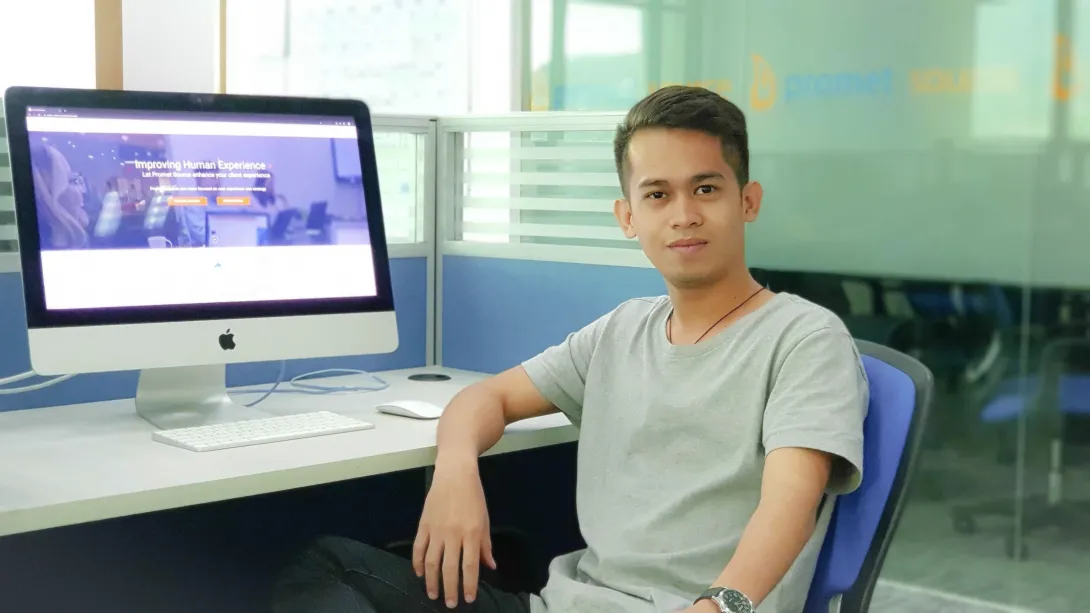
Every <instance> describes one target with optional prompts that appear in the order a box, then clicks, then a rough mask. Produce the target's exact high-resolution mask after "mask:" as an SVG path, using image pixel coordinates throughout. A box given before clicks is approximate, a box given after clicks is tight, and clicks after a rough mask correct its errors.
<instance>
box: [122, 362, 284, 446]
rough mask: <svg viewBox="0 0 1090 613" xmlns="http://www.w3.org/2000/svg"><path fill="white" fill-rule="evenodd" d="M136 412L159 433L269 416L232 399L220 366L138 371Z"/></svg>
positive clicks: (225, 368)
mask: <svg viewBox="0 0 1090 613" xmlns="http://www.w3.org/2000/svg"><path fill="white" fill-rule="evenodd" d="M136 413H137V414H138V415H139V416H140V417H143V418H144V419H145V420H146V421H147V422H148V423H150V424H151V425H153V426H155V427H156V428H158V429H160V430H172V429H175V428H190V427H193V426H204V425H207V424H222V423H229V422H235V421H245V420H247V419H260V418H262V417H271V415H269V414H268V413H265V412H263V411H260V410H258V409H255V408H253V407H247V406H243V405H241V404H238V403H237V402H235V401H234V400H232V399H231V397H230V396H229V395H228V394H227V367H226V366H224V365H222V364H220V365H216V366H187V367H180V368H155V369H149V370H142V371H140V381H139V383H137V385H136Z"/></svg>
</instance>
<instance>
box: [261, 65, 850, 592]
mask: <svg viewBox="0 0 1090 613" xmlns="http://www.w3.org/2000/svg"><path fill="white" fill-rule="evenodd" d="M614 150H615V157H616V163H617V172H618V175H619V176H620V181H621V187H622V192H623V198H621V199H620V200H617V202H616V203H615V206H614V212H615V213H616V216H617V220H618V222H619V223H620V226H621V228H622V229H623V230H624V233H625V235H626V236H628V237H629V238H635V239H638V240H639V241H640V245H641V246H642V248H643V250H644V253H646V254H647V257H648V258H649V259H650V260H651V262H652V264H654V266H655V268H657V269H658V270H659V272H660V273H662V275H663V277H664V278H665V280H666V284H667V288H668V290H669V291H668V293H669V295H668V296H666V297H662V298H650V299H638V300H631V301H628V302H626V303H624V304H622V305H621V306H619V307H618V308H617V309H615V310H614V311H612V312H611V313H609V314H607V315H605V316H604V317H602V318H600V319H598V320H597V321H595V322H593V323H591V324H590V325H588V326H587V327H585V328H583V329H582V330H580V331H578V332H575V333H574V334H572V335H570V336H569V337H568V338H567V339H566V340H565V341H564V342H563V343H561V344H560V345H558V346H555V347H552V348H550V349H548V350H546V351H545V352H544V353H542V354H540V355H538V356H536V357H534V358H531V359H530V360H528V361H527V362H525V363H524V364H522V365H521V366H518V367H515V368H513V369H511V370H508V371H506V372H504V373H502V374H500V375H497V376H495V377H493V378H491V379H488V380H486V381H484V382H481V383H478V384H475V385H473V386H471V387H469V388H467V389H465V390H464V391H462V392H461V393H460V394H458V395H457V396H456V397H455V398H454V400H452V401H451V403H450V405H449V406H448V407H447V409H446V411H445V413H444V415H443V417H442V419H441V420H440V423H439V434H438V448H439V451H438V457H437V460H436V465H435V473H434V478H433V482H432V486H431V490H430V492H429V493H428V497H427V501H426V503H425V506H424V512H423V516H422V518H421V521H420V528H419V532H418V535H417V538H416V543H415V547H414V551H413V560H412V562H411V565H410V563H409V561H401V560H399V559H398V558H395V557H394V556H391V555H389V554H386V553H383V552H380V551H377V550H375V549H371V548H369V547H366V546H364V545H361V544H358V543H352V542H349V541H344V540H336V539H326V540H323V541H321V542H319V543H318V544H316V545H315V546H314V547H313V548H312V549H311V550H309V551H308V552H306V553H305V554H304V556H303V558H302V559H301V560H300V562H299V563H298V565H297V566H296V567H294V568H292V569H289V570H288V572H287V573H286V574H285V575H284V578H283V580H282V582H281V584H280V585H279V586H278V593H277V603H278V611H281V612H284V613H289V612H290V613H295V612H297V611H298V612H302V611H307V612H308V613H339V612H341V611H359V610H362V611H367V612H371V611H378V612H379V613H400V612H406V613H415V612H426V611H441V610H443V607H444V606H446V607H449V608H454V607H460V608H459V609H458V610H461V611H479V612H482V613H484V612H487V613H516V612H526V611H530V612H532V613H546V612H548V613H665V612H675V611H686V612H688V613H722V612H728V611H729V612H731V613H749V611H751V610H753V609H754V607H756V606H759V607H760V609H759V610H760V611H761V612H762V613H765V612H767V613H798V612H799V611H801V610H802V607H803V603H804V601H805V599H806V594H807V591H808V589H809V585H810V582H811V579H812V577H813V572H814V566H815V563H816V559H817V554H818V551H819V549H820V547H821V542H822V540H823V538H824V535H825V531H826V528H827V526H828V523H829V518H830V515H831V512H832V508H833V504H832V497H833V496H835V495H837V494H840V493H844V492H848V491H851V490H852V489H854V488H855V487H856V486H857V485H858V484H859V482H860V479H861V469H860V467H861V465H862V456H863V440H862V436H863V435H862V432H863V419H864V416H865V414H866V407H867V396H868V392H867V383H866V380H865V375H864V374H863V370H862V365H861V363H860V360H859V355H858V353H857V351H856V348H855V344H854V343H853V341H852V339H851V337H850V336H849V334H848V332H847V330H846V329H845V327H844V325H843V324H842V323H841V321H840V320H839V319H837V317H836V316H835V315H833V314H832V313H830V312H829V311H827V310H825V309H823V308H821V307H818V306H816V305H814V304H812V303H810V302H807V301H805V300H803V299H801V298H798V297H795V296H792V295H789V294H773V293H772V292H770V291H769V290H767V289H765V288H763V287H761V286H760V285H759V284H758V283H757V282H756V281H755V280H754V279H753V277H752V276H750V273H749V270H748V268H747V267H746V262H745V250H744V240H743V239H744V227H745V224H746V223H747V222H751V221H754V220H756V218H757V213H758V212H759V211H760V207H761V197H762V188H761V185H760V184H758V183H756V182H753V181H750V180H749V150H748V144H747V134H746V125H745V118H744V116H743V114H742V112H741V111H740V110H739V109H738V108H737V107H736V106H735V105H733V104H732V103H730V102H728V101H727V100H725V99H723V98H722V97H720V96H719V95H718V94H715V93H713V92H710V91H707V90H705V89H700V88H691V87H668V88H665V89H662V90H659V91H657V92H655V93H653V94H651V95H650V96H648V97H647V98H645V99H644V100H643V101H641V102H639V103H638V104H637V105H636V106H635V107H633V108H632V110H631V111H630V112H629V113H628V116H627V117H626V118H625V120H624V123H623V124H622V125H621V126H620V127H619V128H618V130H617V134H616V139H615V142H614ZM557 410H559V411H562V412H564V413H565V414H566V415H567V416H568V417H569V418H571V420H572V422H573V423H575V424H576V425H577V426H579V428H580V440H579V459H578V478H577V486H576V487H577V501H578V509H577V510H578V514H579V521H580V527H581V530H582V533H583V536H584V538H585V540H586V542H587V549H586V550H585V551H580V552H576V553H572V554H569V555H566V556H562V557H560V558H557V559H556V560H554V561H553V563H552V565H551V567H550V578H549V581H548V585H547V586H546V587H545V589H544V590H543V591H542V593H541V595H540V596H536V595H535V596H528V595H513V594H507V593H503V592H500V591H498V590H495V589H493V588H491V587H489V586H487V585H483V584H482V585H478V576H479V569H480V565H481V564H485V565H487V566H489V567H494V566H495V561H494V560H493V558H492V552H491V543H490V540H489V523H488V516H487V512H486V507H485V500H484V495H483V492H482V487H481V482H480V478H479V475H478V472H477V458H478V456H479V455H480V454H481V453H483V452H484V451H485V450H487V449H488V448H490V447H491V446H492V445H494V444H495V443H496V442H497V441H498V440H499V438H500V436H501V434H502V433H503V430H504V427H505V426H506V425H507V424H510V423H511V422H514V421H517V420H520V419H525V418H529V417H534V416H538V415H544V414H547V413H552V412H555V411H557ZM413 575H415V576H413Z"/></svg>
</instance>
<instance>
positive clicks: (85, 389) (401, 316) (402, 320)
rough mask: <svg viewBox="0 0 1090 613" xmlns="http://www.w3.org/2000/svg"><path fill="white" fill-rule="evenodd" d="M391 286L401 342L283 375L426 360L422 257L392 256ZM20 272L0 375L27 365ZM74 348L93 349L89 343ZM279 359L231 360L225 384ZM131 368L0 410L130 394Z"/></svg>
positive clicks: (7, 316)
mask: <svg viewBox="0 0 1090 613" xmlns="http://www.w3.org/2000/svg"><path fill="white" fill-rule="evenodd" d="M390 268H391V274H392V278H393V286H394V307H395V309H396V310H397V326H398V335H399V336H400V343H399V346H398V349H397V351H395V352H394V353H391V354H386V355H371V356H353V357H346V358H329V359H316V360H298V361H292V362H289V363H288V368H287V374H288V375H289V376H297V375H301V374H303V373H307V372H311V371H315V370H320V369H325V368H354V369H360V370H369V371H377V370H392V369H397V368H413V367H417V366H423V365H424V364H426V363H427V362H426V334H427V328H428V321H427V312H428V310H427V301H428V275H427V269H428V267H427V259H426V258H403V259H394V260H390ZM25 317H26V315H25V311H24V309H23V298H22V288H21V281H20V279H19V275H18V274H14V273H8V274H0V348H2V349H0V378H3V377H5V376H9V375H12V374H16V373H20V372H24V371H27V370H29V369H30V358H29V356H28V352H27V340H26V319H25ZM73 351H94V348H91V347H78V348H73ZM279 370H280V366H279V363H278V362H276V363H273V362H261V363H252V364H234V365H232V366H230V367H229V368H228V370H227V382H228V385H232V386H238V385H254V384H259V383H270V382H272V381H275V380H276V375H277V373H278V372H279ZM136 379H137V373H135V372H119V373H105V374H95V375H85V376H79V377H74V378H73V379H71V380H69V381H65V382H64V383H60V384H58V385H55V386H53V387H49V388H46V389H44V390H40V391H37V392H30V393H27V394H18V395H14V396H0V411H11V410H16V409H31V408H37V407H46V406H59V405H66V404H79V403H84V402H98V401H102V400H117V399H119V398H132V397H133V395H134V394H135V393H136Z"/></svg>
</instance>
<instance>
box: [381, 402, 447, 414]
mask: <svg viewBox="0 0 1090 613" xmlns="http://www.w3.org/2000/svg"><path fill="white" fill-rule="evenodd" d="M375 410H376V411H378V412H379V413H388V414H390V415H400V416H402V417H412V418H413V419H439V417H440V416H441V415H442V414H443V407H441V406H437V405H434V404H432V403H430V402H425V401H423V400H392V401H390V402H384V403H382V404H380V405H378V406H376V407H375Z"/></svg>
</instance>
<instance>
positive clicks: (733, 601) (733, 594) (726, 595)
mask: <svg viewBox="0 0 1090 613" xmlns="http://www.w3.org/2000/svg"><path fill="white" fill-rule="evenodd" d="M701 600H710V601H712V602H714V603H715V604H717V605H718V606H719V613H754V611H756V610H757V608H756V607H754V606H753V601H751V600H750V599H749V598H747V597H746V595H745V594H743V593H742V592H739V591H738V590H732V589H730V588H726V587H713V588H711V589H709V590H708V591H706V592H704V593H703V594H701V595H700V597H699V598H697V599H696V602H700V601H701Z"/></svg>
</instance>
